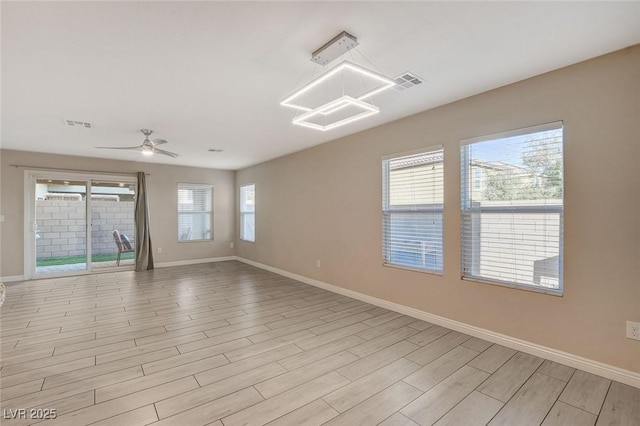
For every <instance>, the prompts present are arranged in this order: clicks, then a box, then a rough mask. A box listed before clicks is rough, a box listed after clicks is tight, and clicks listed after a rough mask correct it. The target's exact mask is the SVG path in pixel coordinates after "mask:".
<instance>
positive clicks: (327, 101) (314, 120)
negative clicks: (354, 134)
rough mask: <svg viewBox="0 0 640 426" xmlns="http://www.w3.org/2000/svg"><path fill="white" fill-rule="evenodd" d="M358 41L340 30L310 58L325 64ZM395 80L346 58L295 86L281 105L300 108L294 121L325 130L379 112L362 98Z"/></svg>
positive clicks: (355, 44)
mask: <svg viewBox="0 0 640 426" xmlns="http://www.w3.org/2000/svg"><path fill="white" fill-rule="evenodd" d="M357 45H358V42H357V39H356V38H355V37H354V36H352V35H351V34H348V33H346V32H342V33H340V34H338V35H337V36H336V37H334V38H333V39H332V40H330V41H329V42H327V43H326V44H325V45H324V46H322V47H321V48H320V49H318V50H316V51H315V52H313V54H312V58H311V60H312V61H313V62H315V63H317V64H321V65H327V64H329V63H331V62H333V61H334V60H335V59H337V58H338V57H340V56H342V55H344V54H345V53H347V52H348V51H349V50H351V49H354V48H355V47H356V46H357ZM395 84H396V83H395V82H394V81H393V80H392V79H390V78H388V77H387V76H385V75H383V74H381V73H379V72H376V71H373V70H371V69H368V68H365V67H363V66H360V65H357V64H355V63H353V62H350V61H346V60H345V61H342V62H340V63H338V64H337V65H336V66H334V67H333V68H331V69H329V70H328V71H326V72H325V73H324V74H321V75H320V76H318V77H317V78H315V79H312V80H311V81H310V82H308V83H307V84H305V85H303V86H302V87H300V88H298V89H297V90H295V91H294V92H293V93H291V94H290V95H289V96H287V97H286V98H285V99H284V100H283V101H282V102H280V105H282V106H286V107H289V108H294V109H297V110H298V111H302V112H303V113H302V114H301V115H299V116H297V117H295V118H294V119H293V120H292V123H293V124H296V125H300V126H305V127H309V128H312V129H316V130H321V131H327V130H331V129H334V128H336V127H339V126H342V125H345V124H348V123H352V122H354V121H356V120H360V119H362V118H365V117H368V116H370V115H373V114H376V113H378V112H380V109H379V108H378V107H376V106H375V105H372V104H371V103H370V102H365V100H369V99H370V98H371V97H372V96H374V95H376V94H378V93H380V92H382V91H384V90H386V89H389V88H391V87H393V86H395Z"/></svg>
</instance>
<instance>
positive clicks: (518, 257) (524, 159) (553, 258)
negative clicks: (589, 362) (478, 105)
mask: <svg viewBox="0 0 640 426" xmlns="http://www.w3.org/2000/svg"><path fill="white" fill-rule="evenodd" d="M461 166H462V167H461V172H462V175H461V178H462V179H461V183H462V188H461V194H462V200H461V201H462V206H461V207H462V211H461V213H462V215H461V217H462V224H461V226H462V230H461V231H462V232H461V237H462V241H461V243H462V276H463V277H467V278H472V279H480V280H483V281H490V282H497V283H504V284H509V285H516V286H522V287H530V288H537V289H543V290H547V291H550V292H555V293H560V292H562V240H563V204H564V203H563V134H562V123H561V122H558V123H551V124H546V125H542V126H536V127H531V128H527V129H521V130H517V131H513V132H508V133H503V134H499V135H493V136H487V137H482V138H476V139H471V140H467V141H462V146H461Z"/></svg>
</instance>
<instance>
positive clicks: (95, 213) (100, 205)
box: [36, 200, 135, 259]
mask: <svg viewBox="0 0 640 426" xmlns="http://www.w3.org/2000/svg"><path fill="white" fill-rule="evenodd" d="M91 210H92V227H91V229H92V238H91V249H92V252H93V253H100V254H102V253H116V252H117V251H118V250H117V247H116V245H115V242H114V241H113V234H112V233H113V230H114V229H117V230H118V231H120V233H121V234H126V235H128V236H129V239H130V240H131V241H132V242H133V239H134V236H135V221H134V202H133V201H119V202H116V201H95V200H94V201H93V202H92V203H91ZM85 215H86V207H85V203H84V201H62V200H38V201H36V223H37V225H38V227H37V230H38V231H37V234H38V235H39V236H40V238H39V239H38V240H37V242H36V247H37V257H38V258H39V259H42V258H49V257H65V256H77V255H81V254H84V253H85V251H86V249H87V234H86V227H85V223H86V221H85Z"/></svg>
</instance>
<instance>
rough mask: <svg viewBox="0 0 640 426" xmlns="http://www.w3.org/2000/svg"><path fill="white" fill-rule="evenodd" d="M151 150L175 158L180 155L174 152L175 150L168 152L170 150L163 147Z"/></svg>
mask: <svg viewBox="0 0 640 426" xmlns="http://www.w3.org/2000/svg"><path fill="white" fill-rule="evenodd" d="M153 152H157V153H158V154H162V155H168V156H169V157H172V158H176V157H180V155H179V154H176V153H175V152H170V151H165V150H164V149H158V148H156V149H154V150H153Z"/></svg>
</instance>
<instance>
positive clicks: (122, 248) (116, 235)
mask: <svg viewBox="0 0 640 426" xmlns="http://www.w3.org/2000/svg"><path fill="white" fill-rule="evenodd" d="M113 240H114V241H115V243H116V246H117V247H118V258H117V259H116V266H120V257H121V256H122V253H131V252H133V251H134V249H133V246H132V245H131V241H130V240H129V237H127V236H126V235H125V234H120V231H118V230H117V229H115V230H114V231H113Z"/></svg>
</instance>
